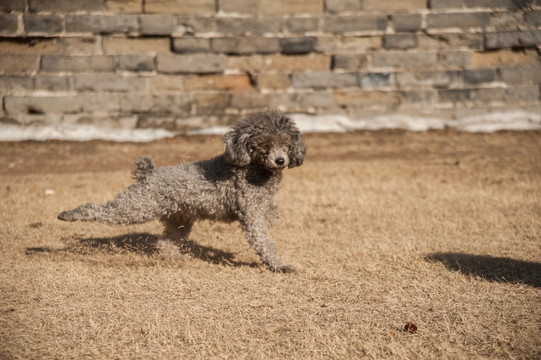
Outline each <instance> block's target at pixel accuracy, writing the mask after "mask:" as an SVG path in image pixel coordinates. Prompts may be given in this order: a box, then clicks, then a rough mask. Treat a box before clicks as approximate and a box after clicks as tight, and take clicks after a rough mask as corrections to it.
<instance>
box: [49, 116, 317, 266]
mask: <svg viewBox="0 0 541 360" xmlns="http://www.w3.org/2000/svg"><path fill="white" fill-rule="evenodd" d="M223 141H224V145H225V152H224V153H223V154H222V155H219V156H217V157H215V158H212V159H209V160H205V161H199V162H195V163H190V164H184V165H177V166H170V167H162V168H155V167H154V164H153V163H152V160H150V159H149V158H140V159H139V160H137V162H136V168H135V170H134V171H133V176H134V178H135V179H136V180H137V182H136V183H135V184H133V185H131V186H129V187H128V188H127V189H126V190H125V191H124V192H122V193H120V194H118V195H117V196H116V198H115V199H114V200H112V201H109V202H107V203H105V204H86V205H81V206H79V207H78V208H76V209H73V210H70V211H65V212H62V213H60V214H59V215H58V218H59V219H60V220H64V221H78V220H79V221H99V222H102V223H107V224H116V225H122V224H136V223H144V222H147V221H150V220H154V219H160V220H161V221H162V222H163V224H164V225H165V230H164V233H163V235H162V236H161V240H160V244H162V250H163V251H166V250H165V249H168V251H170V250H171V244H175V246H176V245H181V244H182V242H183V241H186V240H187V238H188V236H189V234H190V231H191V229H192V225H193V224H194V222H195V221H196V220H198V219H209V220H219V221H226V222H231V221H239V222H240V224H241V227H242V229H243V231H244V233H245V235H246V238H247V240H248V242H249V243H250V245H251V246H252V248H253V249H254V250H255V251H256V252H257V253H258V254H259V256H260V257H261V260H262V261H263V262H264V263H265V264H267V265H268V267H269V268H270V269H271V270H273V271H284V272H285V271H291V270H292V268H291V267H290V266H288V265H286V264H285V263H284V262H283V261H282V259H281V258H280V257H279V256H278V253H277V251H276V247H275V246H274V244H273V242H272V240H271V239H270V237H269V228H270V226H271V225H272V224H273V223H274V222H276V221H277V220H278V218H279V211H278V208H277V206H276V204H275V202H274V195H275V194H276V192H277V191H278V189H279V188H280V182H281V179H282V170H283V169H285V168H286V167H289V168H293V167H296V166H300V165H302V163H303V161H304V156H305V153H306V150H305V145H304V142H303V139H302V135H301V133H300V131H299V130H298V128H297V127H296V126H295V124H294V123H293V121H292V120H291V119H290V118H288V117H287V116H285V115H284V114H282V113H281V112H278V111H266V112H260V113H253V114H251V115H248V116H247V118H246V119H244V120H242V121H240V122H239V123H238V124H237V125H236V126H234V127H233V128H231V129H230V130H229V131H228V132H227V133H226V134H225V135H224V136H223ZM174 249H176V248H174Z"/></svg>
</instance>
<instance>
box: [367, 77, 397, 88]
mask: <svg viewBox="0 0 541 360" xmlns="http://www.w3.org/2000/svg"><path fill="white" fill-rule="evenodd" d="M393 84H394V74H392V73H364V74H361V75H360V77H359V86H360V87H361V88H363V89H372V88H381V87H389V86H392V85H393Z"/></svg>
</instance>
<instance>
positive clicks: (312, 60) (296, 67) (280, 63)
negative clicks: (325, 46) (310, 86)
mask: <svg viewBox="0 0 541 360" xmlns="http://www.w3.org/2000/svg"><path fill="white" fill-rule="evenodd" d="M262 69H263V71H265V72H268V71H276V72H281V73H291V72H303V71H328V70H330V69H331V57H330V56H328V55H321V54H308V55H289V56H284V55H269V56H265V57H264V63H263V67H262Z"/></svg>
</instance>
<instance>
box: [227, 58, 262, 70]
mask: <svg viewBox="0 0 541 360" xmlns="http://www.w3.org/2000/svg"><path fill="white" fill-rule="evenodd" d="M261 69H263V56H261V55H251V56H228V57H227V71H228V72H235V73H248V74H255V73H258V72H260V71H261Z"/></svg>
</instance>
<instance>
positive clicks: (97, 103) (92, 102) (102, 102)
mask: <svg viewBox="0 0 541 360" xmlns="http://www.w3.org/2000/svg"><path fill="white" fill-rule="evenodd" d="M119 96H120V95H119V94H114V93H110V94H93V93H86V94H81V95H78V96H77V100H78V101H80V102H81V103H82V108H83V112H89V113H108V112H119V111H120V97H119Z"/></svg>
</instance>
